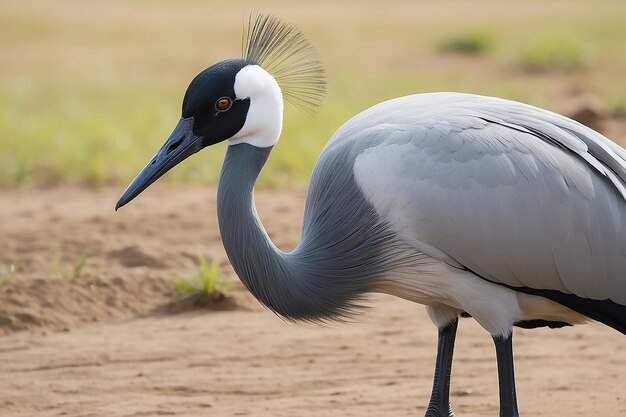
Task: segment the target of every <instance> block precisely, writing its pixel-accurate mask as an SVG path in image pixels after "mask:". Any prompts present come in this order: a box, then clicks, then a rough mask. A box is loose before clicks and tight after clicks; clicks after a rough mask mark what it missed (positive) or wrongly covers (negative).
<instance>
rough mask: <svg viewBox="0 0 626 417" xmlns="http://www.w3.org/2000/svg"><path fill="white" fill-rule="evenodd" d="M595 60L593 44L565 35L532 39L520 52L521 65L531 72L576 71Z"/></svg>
mask: <svg viewBox="0 0 626 417" xmlns="http://www.w3.org/2000/svg"><path fill="white" fill-rule="evenodd" d="M592 61H593V53H592V50H591V46H590V45H589V44H587V43H585V42H583V41H581V40H580V39H577V38H575V37H572V36H564V35H544V36H543V37H540V38H537V39H535V40H534V41H532V42H531V43H530V44H529V45H528V46H526V48H525V49H523V50H522V51H521V54H520V66H521V67H522V68H523V69H525V70H527V71H530V72H559V71H574V70H580V69H584V68H587V67H589V66H590V65H591V63H592Z"/></svg>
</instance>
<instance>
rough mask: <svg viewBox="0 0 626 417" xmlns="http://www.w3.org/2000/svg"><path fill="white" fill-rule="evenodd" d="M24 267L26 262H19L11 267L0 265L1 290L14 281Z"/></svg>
mask: <svg viewBox="0 0 626 417" xmlns="http://www.w3.org/2000/svg"><path fill="white" fill-rule="evenodd" d="M23 266H24V261H17V262H15V263H13V264H10V265H9V266H5V265H0V289H2V288H4V287H5V286H6V285H7V284H8V283H9V282H11V281H13V280H14V279H15V277H16V276H17V274H18V273H19V272H20V271H21V270H22V267H23Z"/></svg>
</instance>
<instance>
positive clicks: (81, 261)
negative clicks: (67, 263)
mask: <svg viewBox="0 0 626 417" xmlns="http://www.w3.org/2000/svg"><path fill="white" fill-rule="evenodd" d="M88 262H89V255H88V254H86V253H85V252H83V253H81V254H80V255H78V259H76V262H74V267H73V269H72V273H71V275H70V279H76V278H79V277H80V275H81V273H82V272H83V269H85V267H86V266H87V263H88Z"/></svg>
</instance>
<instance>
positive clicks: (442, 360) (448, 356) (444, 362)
mask: <svg viewBox="0 0 626 417" xmlns="http://www.w3.org/2000/svg"><path fill="white" fill-rule="evenodd" d="M458 323H459V321H458V319H456V318H455V319H454V320H453V321H451V322H449V323H447V324H445V325H443V326H442V327H440V328H439V341H438V343H437V360H436V362H435V378H434V381H433V392H432V394H431V396H430V403H429V404H428V409H427V410H426V417H454V413H452V407H451V406H450V372H451V370H452V353H453V352H454V339H455V338H456V329H457V325H458Z"/></svg>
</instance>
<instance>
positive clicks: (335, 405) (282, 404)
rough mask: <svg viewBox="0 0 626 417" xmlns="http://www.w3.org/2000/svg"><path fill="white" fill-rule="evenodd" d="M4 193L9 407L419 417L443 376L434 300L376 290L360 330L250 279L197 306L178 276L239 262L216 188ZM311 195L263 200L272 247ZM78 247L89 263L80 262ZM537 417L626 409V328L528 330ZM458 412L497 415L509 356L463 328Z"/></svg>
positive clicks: (530, 393)
mask: <svg viewBox="0 0 626 417" xmlns="http://www.w3.org/2000/svg"><path fill="white" fill-rule="evenodd" d="M120 192H121V189H119V188H101V189H98V190H89V189H85V188H71V187H64V188H52V189H44V190H24V191H3V192H0V236H1V237H2V239H1V240H0V265H1V266H3V267H4V269H5V270H6V268H8V265H10V264H11V263H16V262H18V261H21V263H22V268H21V270H20V271H19V272H18V273H17V274H16V275H15V277H14V279H13V280H12V281H11V282H9V283H8V284H6V285H5V286H4V287H3V288H2V289H0V334H2V336H0V415H1V416H107V417H113V416H158V415H176V416H234V415H254V416H261V417H263V416H268V417H269V416H289V417H293V416H316V417H323V416H382V417H385V416H394V417H395V416H414V415H423V413H424V409H425V405H426V404H427V401H428V397H429V393H430V387H431V383H432V371H433V364H434V356H435V349H436V329H435V328H434V326H433V325H432V324H431V323H430V321H429V320H428V318H427V316H426V314H425V313H424V310H423V308H422V307H421V306H419V305H416V304H412V303H409V302H406V301H403V300H399V299H394V298H392V297H388V296H373V297H372V300H371V309H369V311H367V312H366V314H364V315H363V316H361V317H360V318H359V320H358V322H355V323H345V324H332V325H326V326H316V325H294V324H288V323H285V322H283V321H282V320H280V319H279V318H277V317H276V316H275V315H273V314H272V313H271V312H269V311H267V310H265V309H263V308H262V307H261V306H260V305H259V304H258V303H257V302H256V301H255V300H254V299H252V298H251V297H250V296H249V295H247V293H246V292H245V290H244V289H243V288H241V287H237V288H235V289H234V290H233V291H232V299H231V300H230V301H229V302H226V303H224V304H218V305H217V306H215V307H214V308H208V309H189V308H188V307H189V303H188V302H186V301H185V300H184V299H181V296H180V295H177V294H175V293H174V292H173V291H172V290H171V289H170V286H169V285H168V280H169V279H171V278H172V277H174V276H176V275H180V274H181V273H183V272H184V271H185V270H187V269H188V268H190V267H191V265H192V264H193V260H194V259H195V258H196V256H197V255H198V254H203V255H204V256H206V257H207V258H209V259H217V260H219V261H220V262H222V264H223V272H224V273H225V274H226V275H228V276H229V277H231V278H232V279H234V276H233V273H232V271H231V270H230V269H229V267H228V264H227V262H226V261H225V259H226V258H225V254H224V252H223V249H222V246H221V242H220V240H219V234H218V229H217V221H216V214H215V190H213V189H187V190H184V189H183V190H180V189H173V188H169V187H159V186H155V187H153V188H150V190H148V191H147V192H145V193H144V194H143V195H142V196H141V197H140V198H138V199H137V201H135V202H133V203H132V204H131V205H130V206H129V207H127V208H124V209H122V210H121V211H120V212H118V213H115V212H114V211H113V206H114V204H115V201H116V199H117V197H118V196H119V194H120ZM303 202H304V195H303V194H302V193H295V192H294V193H276V192H271V193H270V192H259V193H257V205H258V209H259V212H260V214H261V217H262V219H263V221H264V223H265V225H266V227H267V229H268V231H269V233H270V235H271V236H272V238H273V239H274V240H275V242H276V243H277V244H278V245H279V246H280V247H282V248H285V249H288V248H289V247H291V246H293V245H294V244H295V243H296V241H297V239H298V234H299V227H300V221H301V215H302V210H303ZM81 254H84V255H83V256H84V257H85V256H86V259H87V260H86V263H85V264H84V266H83V267H82V268H81V269H80V271H79V273H76V272H75V269H76V264H77V262H78V261H77V260H78V259H80V257H81ZM514 340H515V347H514V348H515V356H516V366H517V368H516V372H517V381H518V396H519V403H520V411H521V413H522V414H523V415H525V416H555V415H570V416H571V415H575V416H597V415H602V416H618V415H626V391H625V389H624V381H625V380H626V338H624V337H623V336H622V335H620V334H619V333H617V332H615V331H613V330H611V329H609V328H607V327H604V326H601V325H598V324H592V325H586V326H578V327H572V328H565V329H559V330H544V329H537V330H521V329H517V330H516V332H515V339H514ZM452 385H453V386H452V401H453V405H454V407H455V410H456V413H457V415H458V416H467V417H470V416H484V415H492V416H495V415H497V414H498V398H497V375H496V364H495V354H494V350H493V346H492V342H491V339H490V337H489V335H488V334H487V333H486V332H484V331H483V330H482V329H481V328H480V327H479V326H478V325H476V324H475V323H474V322H473V321H472V320H471V319H465V320H463V321H462V322H461V324H460V326H459V335H458V338H457V349H456V353H455V362H454V369H453V384H452Z"/></svg>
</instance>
